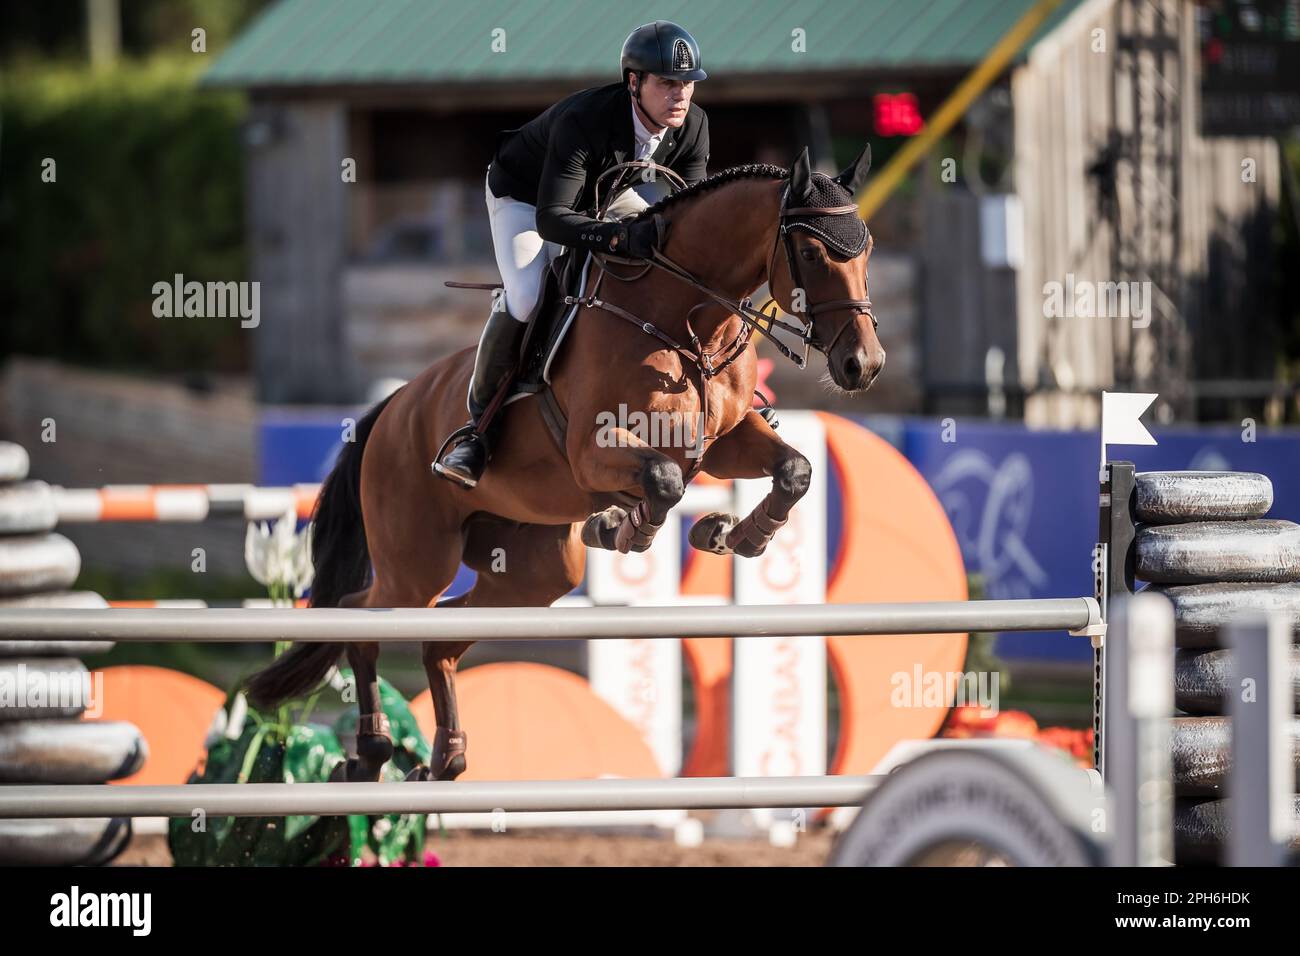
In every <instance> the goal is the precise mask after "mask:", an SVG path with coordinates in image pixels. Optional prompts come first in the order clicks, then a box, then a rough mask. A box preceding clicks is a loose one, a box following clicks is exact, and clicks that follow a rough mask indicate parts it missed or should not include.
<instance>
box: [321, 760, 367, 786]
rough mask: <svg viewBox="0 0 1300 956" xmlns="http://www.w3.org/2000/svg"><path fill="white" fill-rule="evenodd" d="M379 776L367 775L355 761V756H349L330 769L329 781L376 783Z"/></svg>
mask: <svg viewBox="0 0 1300 956" xmlns="http://www.w3.org/2000/svg"><path fill="white" fill-rule="evenodd" d="M378 780H379V777H378V775H376V776H375V777H373V778H371V777H367V776H366V775H365V774H363V773H362V771H361V765H360V764H359V763H357V758H356V757H349V758H348V759H347V760H346V761H344V762H343V763H340V764H337V765H336V766H335V767H334V769H333V770H331V771H330V779H329V782H330V783H376V782H378Z"/></svg>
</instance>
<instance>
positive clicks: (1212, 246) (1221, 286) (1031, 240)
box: [1012, 0, 1280, 427]
mask: <svg viewBox="0 0 1300 956" xmlns="http://www.w3.org/2000/svg"><path fill="white" fill-rule="evenodd" d="M1157 5H1158V6H1159V7H1160V9H1161V10H1162V11H1163V12H1164V13H1165V15H1166V16H1169V17H1171V18H1173V20H1174V21H1175V22H1176V23H1177V42H1178V43H1179V45H1180V47H1181V50H1182V59H1181V75H1180V76H1179V78H1178V82H1179V88H1178V90H1177V93H1178V97H1179V98H1178V102H1179V110H1180V120H1181V121H1180V122H1179V124H1178V127H1177V130H1176V132H1175V133H1174V134H1172V135H1176V137H1177V139H1176V142H1174V143H1172V144H1170V145H1171V146H1172V147H1173V148H1174V149H1175V151H1176V154H1177V156H1178V157H1179V158H1180V161H1179V162H1178V163H1177V164H1176V176H1175V177H1172V178H1171V181H1173V182H1175V190H1176V193H1175V195H1173V196H1171V197H1164V198H1166V199H1173V200H1174V201H1176V202H1177V204H1178V206H1177V209H1178V228H1177V238H1178V242H1177V246H1176V248H1175V243H1174V242H1173V241H1172V239H1173V237H1172V236H1166V237H1161V238H1158V239H1156V240H1154V241H1152V242H1151V243H1150V244H1149V245H1148V244H1146V243H1144V248H1143V257H1144V259H1149V260H1152V261H1160V262H1163V261H1165V259H1173V258H1175V257H1176V259H1177V262H1176V265H1177V266H1178V268H1177V270H1174V271H1176V272H1177V273H1179V274H1180V275H1181V277H1182V278H1181V280H1180V281H1178V282H1174V283H1171V284H1172V285H1173V286H1174V287H1173V288H1168V289H1160V288H1157V289H1154V290H1153V292H1152V311H1153V313H1154V317H1153V320H1152V322H1151V324H1150V327H1148V328H1145V329H1139V328H1134V327H1133V323H1132V321H1131V320H1129V319H1125V318H1109V319H1093V318H1087V319H1084V318H1046V317H1045V316H1044V292H1043V288H1044V285H1045V283H1047V282H1062V283H1063V282H1065V280H1066V276H1067V275H1069V274H1073V275H1074V276H1075V277H1076V280H1085V279H1086V280H1093V281H1120V280H1125V281H1127V280H1129V279H1130V278H1134V279H1136V278H1139V277H1138V276H1128V275H1120V274H1118V272H1117V270H1118V268H1119V264H1118V262H1117V256H1118V249H1117V246H1118V243H1117V241H1116V235H1115V233H1116V229H1117V228H1119V229H1123V228H1128V227H1129V226H1128V225H1126V224H1130V223H1132V222H1133V221H1134V217H1135V216H1140V215H1141V214H1142V213H1141V212H1140V210H1139V207H1137V206H1135V203H1137V202H1138V201H1139V200H1142V201H1146V202H1151V201H1153V200H1152V197H1151V195H1150V193H1151V191H1150V190H1149V189H1148V190H1146V192H1145V193H1144V194H1143V195H1141V196H1139V195H1137V194H1136V191H1135V177H1134V175H1133V174H1134V172H1135V170H1134V169H1133V168H1132V164H1129V163H1127V162H1124V161H1121V162H1119V163H1118V164H1117V167H1116V175H1115V189H1114V192H1113V194H1112V195H1111V196H1110V197H1108V196H1107V195H1106V193H1105V191H1104V190H1102V189H1101V188H1099V186H1098V177H1097V176H1096V175H1095V172H1090V169H1093V168H1095V165H1096V164H1097V163H1098V161H1099V160H1100V159H1102V158H1103V156H1104V151H1105V149H1106V147H1107V145H1108V143H1110V142H1111V139H1112V137H1111V132H1112V129H1118V130H1119V131H1121V132H1127V131H1129V130H1131V129H1132V125H1133V121H1134V117H1133V115H1132V113H1133V110H1132V109H1131V106H1130V103H1131V98H1130V91H1129V90H1128V89H1127V80H1126V78H1125V77H1124V76H1121V77H1120V78H1119V85H1118V87H1115V86H1114V84H1116V69H1117V68H1116V42H1117V39H1118V37H1119V35H1120V33H1121V28H1127V29H1132V28H1133V27H1134V26H1136V27H1137V28H1139V29H1146V28H1148V27H1149V25H1150V23H1151V22H1153V20H1152V18H1153V17H1154V16H1155V13H1156V7H1157ZM1121 18H1125V19H1124V20H1121ZM1095 30H1102V31H1104V37H1105V42H1106V51H1105V52H1096V51H1094V49H1093V45H1094V42H1095V34H1094V31H1095ZM1197 57H1198V51H1197V42H1196V29H1195V19H1194V11H1193V6H1192V4H1191V3H1180V2H1178V0H1157V2H1156V3H1152V2H1147V0H1142V2H1127V0H1092V2H1090V3H1087V4H1084V5H1083V6H1081V7H1080V8H1079V9H1078V10H1077V11H1076V12H1075V13H1074V14H1073V15H1072V16H1071V17H1070V18H1069V19H1068V20H1067V21H1066V22H1065V23H1063V24H1062V25H1061V27H1060V28H1058V29H1057V30H1056V31H1055V32H1054V33H1053V34H1052V35H1051V36H1050V37H1048V38H1047V39H1046V40H1044V41H1043V42H1040V43H1039V44H1038V45H1037V46H1036V47H1035V48H1034V50H1033V51H1032V53H1031V55H1030V57H1029V60H1028V62H1027V63H1026V64H1025V65H1023V66H1021V67H1020V68H1018V69H1017V70H1016V71H1015V73H1014V74H1013V76H1012V97H1013V102H1014V108H1015V119H1016V128H1015V167H1016V190H1017V192H1018V193H1019V195H1020V197H1021V200H1022V203H1023V210H1024V260H1023V265H1022V267H1021V268H1020V270H1019V272H1018V276H1017V289H1016V300H1017V331H1018V339H1019V341H1018V345H1017V351H1018V366H1019V374H1020V378H1021V381H1022V382H1023V383H1024V385H1025V386H1026V388H1028V389H1030V390H1031V391H1036V394H1031V395H1030V396H1029V398H1028V399H1027V401H1026V406H1025V418H1026V420H1027V421H1029V422H1030V423H1031V424H1036V425H1041V426H1054V427H1072V426H1085V427H1086V426H1093V425H1095V424H1096V423H1097V416H1098V413H1099V403H1098V398H1097V395H1096V390H1098V389H1100V388H1104V387H1105V388H1111V387H1120V388H1133V389H1138V390H1150V391H1159V392H1162V393H1169V394H1171V395H1177V396H1181V397H1183V398H1185V399H1186V400H1187V401H1185V402H1184V404H1182V405H1181V406H1173V405H1170V406H1167V407H1166V410H1165V417H1173V415H1174V414H1175V413H1177V414H1178V415H1183V414H1185V413H1186V411H1187V409H1189V408H1191V407H1192V406H1191V404H1190V401H1191V399H1193V398H1194V395H1193V394H1191V392H1192V391H1194V386H1193V385H1192V383H1191V382H1190V381H1189V379H1191V378H1198V379H1199V378H1207V377H1214V378H1223V377H1232V376H1248V375H1259V374H1264V375H1267V374H1268V368H1269V365H1270V361H1271V354H1272V353H1271V346H1270V343H1269V342H1268V336H1267V335H1265V334H1263V333H1262V332H1261V331H1260V330H1261V329H1263V328H1264V327H1265V326H1266V324H1267V323H1266V316H1264V315H1262V314H1261V309H1260V308H1258V307H1257V306H1258V304H1257V303H1255V302H1254V301H1253V300H1251V299H1250V297H1249V296H1247V295H1245V292H1246V290H1247V287H1248V286H1249V284H1250V283H1249V281H1248V279H1249V276H1248V271H1247V270H1248V269H1249V268H1253V269H1259V268H1260V267H1261V265H1266V261H1267V257H1268V248H1269V238H1268V230H1267V228H1264V227H1263V226H1262V225H1261V224H1262V223H1265V222H1266V221H1267V220H1268V217H1269V216H1270V215H1271V212H1270V211H1271V210H1273V209H1275V208H1276V204H1277V202H1278V198H1279V182H1280V180H1279V172H1280V170H1279V165H1278V164H1279V157H1278V153H1277V148H1276V146H1275V144H1274V143H1273V141H1272V140H1270V139H1267V138H1252V139H1245V138H1242V139H1228V138H1215V139H1205V138H1203V137H1201V136H1200V135H1199V134H1198V133H1197V117H1198V114H1199V103H1198V96H1197V82H1198V80H1197V68H1196V61H1197ZM1113 104H1116V105H1113ZM1112 113H1114V114H1115V115H1112ZM1245 158H1251V159H1254V160H1255V161H1256V176H1257V181H1256V182H1254V183H1243V182H1242V181H1241V163H1242V160H1243V159H1245ZM1156 198H1157V199H1159V198H1160V197H1156ZM1108 199H1112V200H1113V202H1114V203H1115V204H1116V205H1115V207H1114V211H1113V212H1112V213H1111V214H1110V215H1108V213H1107V207H1106V203H1107V201H1108ZM1135 210H1138V211H1135ZM1116 221H1117V222H1118V227H1115V226H1113V225H1112V223H1114V222H1116ZM1161 257H1165V258H1164V259H1162V258H1161ZM1168 264H1169V265H1170V266H1173V265H1174V264H1175V263H1173V262H1172V261H1170V262H1169V263H1168ZM1234 294H1235V296H1236V298H1235V299H1234ZM1162 295H1163V296H1167V297H1168V301H1169V304H1170V305H1171V306H1172V307H1171V308H1161V307H1160V305H1159V302H1160V300H1161V298H1162ZM1243 296H1245V297H1243ZM1234 302H1236V303H1237V308H1236V309H1232V311H1234V312H1237V313H1239V314H1231V315H1225V314H1223V309H1224V308H1225V307H1231V304H1232V303H1234ZM1245 313H1249V314H1245ZM1251 330H1255V331H1254V332H1252V331H1251Z"/></svg>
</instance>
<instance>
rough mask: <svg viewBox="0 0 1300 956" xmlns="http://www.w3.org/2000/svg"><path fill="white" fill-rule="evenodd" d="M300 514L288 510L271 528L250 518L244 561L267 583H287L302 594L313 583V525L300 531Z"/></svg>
mask: <svg viewBox="0 0 1300 956" xmlns="http://www.w3.org/2000/svg"><path fill="white" fill-rule="evenodd" d="M297 527H298V515H297V512H295V511H294V510H293V509H290V510H289V511H286V512H285V513H284V514H283V515H282V516H281V517H280V518H279V519H278V520H277V521H276V522H275V527H274V528H270V527H268V526H267V524H266V522H250V523H249V525H248V534H247V535H246V536H245V538H244V563H245V565H247V567H248V573H249V574H251V575H252V576H253V580H255V581H256V582H257V583H258V584H260V585H262V586H263V587H284V588H287V589H289V590H291V591H292V592H293V594H294V596H295V597H302V595H303V593H304V592H305V591H306V590H307V588H308V587H309V586H310V585H311V581H312V575H313V569H312V562H311V525H310V524H308V525H307V527H305V528H304V529H303V530H302V531H301V532H298V531H297Z"/></svg>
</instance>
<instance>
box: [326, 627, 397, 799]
mask: <svg viewBox="0 0 1300 956" xmlns="http://www.w3.org/2000/svg"><path fill="white" fill-rule="evenodd" d="M344 606H346V605H344ZM347 652H348V666H349V667H351V668H352V679H353V680H354V681H355V682H356V689H357V709H358V710H359V711H360V717H359V718H358V720H357V755H356V756H355V757H352V758H349V759H348V761H347V763H346V764H340V767H341V768H342V769H341V770H336V772H335V773H336V775H335V777H333V778H332V779H344V780H347V781H348V782H349V783H357V782H358V781H365V782H369V783H375V782H377V781H378V780H379V774H380V771H382V770H383V769H384V764H386V763H388V761H389V758H391V757H392V756H393V735H392V732H391V730H390V728H389V726H388V715H387V714H385V713H384V710H383V708H382V707H381V706H380V705H379V672H378V670H377V668H376V667H375V662H376V661H378V660H379V645H378V644H377V643H374V642H370V643H365V644H349V645H348V648H347Z"/></svg>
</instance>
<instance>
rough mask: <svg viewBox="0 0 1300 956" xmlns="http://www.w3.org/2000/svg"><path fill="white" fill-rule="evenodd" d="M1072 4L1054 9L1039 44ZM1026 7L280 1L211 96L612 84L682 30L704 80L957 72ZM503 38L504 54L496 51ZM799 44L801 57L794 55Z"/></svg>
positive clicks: (223, 62) (931, 1)
mask: <svg viewBox="0 0 1300 956" xmlns="http://www.w3.org/2000/svg"><path fill="white" fill-rule="evenodd" d="M1078 2H1079V0H1064V2H1063V3H1062V5H1061V7H1059V8H1058V9H1057V10H1056V11H1055V12H1054V13H1053V14H1052V16H1051V17H1050V18H1049V20H1048V23H1047V24H1046V25H1045V27H1044V29H1043V30H1040V34H1039V35H1040V36H1041V35H1042V34H1043V33H1044V32H1047V31H1048V30H1050V29H1051V28H1052V26H1054V25H1055V24H1056V23H1058V22H1060V20H1061V19H1063V18H1064V16H1066V15H1067V14H1068V12H1069V10H1070V9H1072V8H1073V7H1074V6H1076V5H1077V3H1078ZM1033 3H1034V0H745V2H736V0H661V2H657V3H655V4H653V5H647V4H634V3H617V2H612V0H546V2H536V0H532V2H529V0H370V2H358V0H280V2H279V3H277V4H275V5H274V6H272V7H270V8H268V9H267V10H266V11H265V12H263V13H262V14H261V15H260V16H259V17H258V18H257V19H256V20H254V21H253V23H252V24H251V25H250V26H249V27H248V29H247V30H246V31H245V32H244V33H243V34H241V35H240V36H239V37H238V38H237V39H236V40H235V42H234V43H233V44H231V46H230V47H228V48H227V49H226V50H225V52H224V53H223V54H222V55H221V56H220V58H219V59H218V60H217V62H216V63H215V64H214V65H213V67H212V68H211V69H210V70H209V71H208V72H207V74H206V75H205V77H204V82H205V83H208V84H221V85H235V86H309V85H340V84H345V85H347V84H376V83H400V84H456V83H491V82H508V81H519V80H528V79H552V80H553V79H568V78H575V79H576V78H581V79H595V80H601V79H605V78H608V79H610V80H616V79H617V78H618V51H619V49H620V47H621V46H622V43H623V40H624V38H625V37H626V36H627V35H628V33H630V32H631V31H632V30H633V29H634V28H635V27H637V26H638V25H640V24H642V23H645V22H647V21H648V20H651V19H663V20H673V21H675V22H677V23H680V24H682V25H683V26H685V27H686V28H687V29H688V30H690V31H691V33H692V34H693V35H694V36H695V38H696V39H697V40H698V41H699V42H700V47H701V52H702V54H703V55H702V59H703V61H704V68H705V69H706V70H708V71H709V72H710V73H712V74H718V75H728V74H730V75H737V74H758V73H767V72H789V73H816V72H821V71H829V70H872V69H906V68H920V67H926V68H945V67H947V68H963V67H969V66H972V65H974V64H975V63H978V62H979V61H980V60H981V59H982V58H983V56H984V55H985V54H986V53H987V52H988V51H989V49H990V48H991V47H992V46H993V44H994V43H996V42H997V40H998V38H999V37H1001V36H1002V35H1003V34H1005V33H1006V31H1007V30H1009V29H1010V28H1011V26H1012V25H1013V24H1014V23H1015V22H1016V20H1017V19H1018V18H1019V17H1020V16H1021V15H1022V14H1023V13H1024V12H1025V11H1026V10H1028V9H1029V8H1030V7H1031V6H1032V5H1033ZM498 28H500V29H502V30H504V31H505V34H504V39H505V45H506V48H505V52H500V53H496V52H493V50H492V39H493V36H494V34H493V31H494V30H497V29H498ZM796 28H802V29H803V30H804V31H806V46H807V51H808V52H806V53H796V52H794V51H793V50H792V49H791V46H792V31H793V30H794V29H796Z"/></svg>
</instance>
